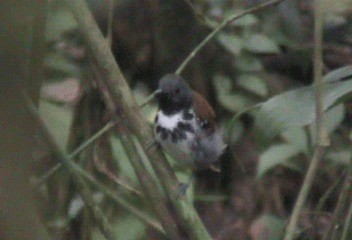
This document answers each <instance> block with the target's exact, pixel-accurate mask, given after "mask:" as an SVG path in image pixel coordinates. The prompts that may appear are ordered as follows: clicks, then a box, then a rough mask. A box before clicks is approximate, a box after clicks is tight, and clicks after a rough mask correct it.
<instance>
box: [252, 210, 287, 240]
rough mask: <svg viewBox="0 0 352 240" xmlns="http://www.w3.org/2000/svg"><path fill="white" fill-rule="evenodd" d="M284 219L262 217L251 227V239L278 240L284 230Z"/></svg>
mask: <svg viewBox="0 0 352 240" xmlns="http://www.w3.org/2000/svg"><path fill="white" fill-rule="evenodd" d="M285 226H286V223H285V219H282V218H279V217H276V216H273V215H262V216H260V217H259V218H258V219H256V220H255V221H254V222H253V224H252V226H251V237H252V239H254V240H280V239H282V237H283V233H284V230H285Z"/></svg>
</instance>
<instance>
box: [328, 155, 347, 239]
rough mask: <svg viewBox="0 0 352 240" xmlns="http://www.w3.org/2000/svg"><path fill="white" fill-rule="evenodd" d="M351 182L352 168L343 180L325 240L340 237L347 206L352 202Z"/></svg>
mask: <svg viewBox="0 0 352 240" xmlns="http://www.w3.org/2000/svg"><path fill="white" fill-rule="evenodd" d="M351 161H352V160H351ZM351 161H350V165H351ZM351 183H352V178H351V168H350V169H349V172H348V173H347V174H346V177H345V180H344V182H343V185H342V189H341V192H340V195H339V198H338V200H337V204H336V206H335V210H334V214H333V217H332V220H331V223H330V226H329V229H328V230H327V231H326V233H325V236H324V238H323V239H324V240H333V239H339V238H338V236H337V235H338V234H339V230H340V229H341V227H342V225H343V219H344V218H345V214H346V211H347V206H348V204H349V203H350V202H351V196H352V191H351Z"/></svg>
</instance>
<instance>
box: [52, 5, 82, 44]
mask: <svg viewBox="0 0 352 240" xmlns="http://www.w3.org/2000/svg"><path fill="white" fill-rule="evenodd" d="M75 28H77V23H76V21H75V19H74V17H73V15H72V13H71V12H70V11H69V10H67V9H65V8H62V7H58V6H55V7H53V9H51V10H50V11H49V14H48V22H47V28H46V29H47V30H46V40H47V41H56V40H58V39H60V38H61V37H62V34H63V33H65V32H67V31H69V30H73V29H75Z"/></svg>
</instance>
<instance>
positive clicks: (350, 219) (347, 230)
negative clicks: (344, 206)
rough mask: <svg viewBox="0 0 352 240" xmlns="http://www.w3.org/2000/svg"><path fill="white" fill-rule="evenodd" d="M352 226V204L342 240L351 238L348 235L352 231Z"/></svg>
mask: <svg viewBox="0 0 352 240" xmlns="http://www.w3.org/2000/svg"><path fill="white" fill-rule="evenodd" d="M351 224H352V203H351V204H350V207H349V209H348V213H347V218H346V222H345V226H344V227H343V230H342V237H341V240H347V237H349V236H348V235H349V233H350V231H351Z"/></svg>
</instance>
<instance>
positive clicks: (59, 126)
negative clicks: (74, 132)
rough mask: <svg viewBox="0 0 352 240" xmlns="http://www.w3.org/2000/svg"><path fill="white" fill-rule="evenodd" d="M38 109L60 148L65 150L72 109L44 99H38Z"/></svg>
mask: <svg viewBox="0 0 352 240" xmlns="http://www.w3.org/2000/svg"><path fill="white" fill-rule="evenodd" d="M39 111H40V115H41V116H42V118H43V120H44V122H45V123H46V125H47V126H48V128H49V130H50V132H51V133H52V134H53V136H54V138H55V140H56V141H57V143H58V144H59V146H60V148H61V149H62V150H65V148H66V144H67V141H68V136H69V131H70V126H71V121H72V111H71V110H69V109H67V108H65V107H62V106H59V105H57V104H54V103H51V102H48V101H45V100H42V101H40V107H39Z"/></svg>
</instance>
